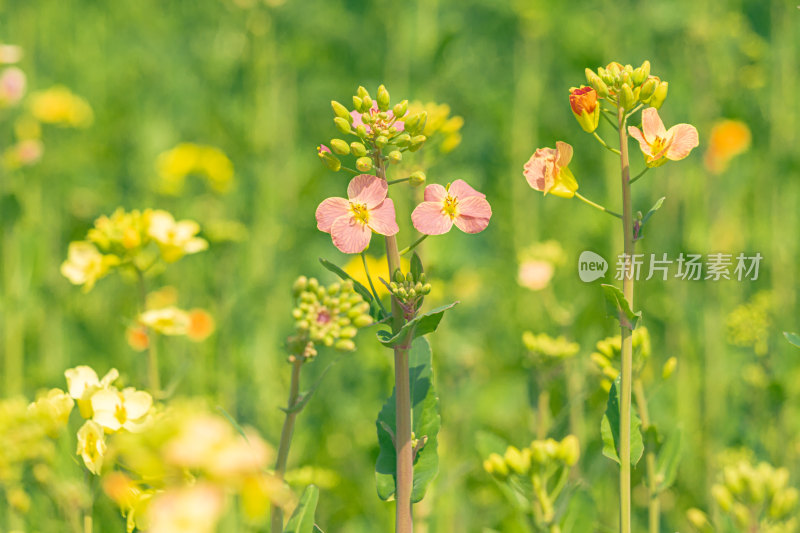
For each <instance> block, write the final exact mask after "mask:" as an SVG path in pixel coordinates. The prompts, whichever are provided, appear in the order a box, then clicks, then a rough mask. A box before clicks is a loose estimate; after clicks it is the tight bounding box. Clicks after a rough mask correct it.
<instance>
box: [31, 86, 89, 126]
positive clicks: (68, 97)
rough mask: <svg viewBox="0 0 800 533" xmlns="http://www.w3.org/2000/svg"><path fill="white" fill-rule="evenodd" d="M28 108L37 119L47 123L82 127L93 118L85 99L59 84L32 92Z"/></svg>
mask: <svg viewBox="0 0 800 533" xmlns="http://www.w3.org/2000/svg"><path fill="white" fill-rule="evenodd" d="M30 108H31V113H32V114H33V116H34V117H35V118H36V119H37V120H39V121H40V122H45V123H49V124H60V125H63V126H73V127H84V126H88V125H89V124H91V122H92V120H93V118H94V117H93V113H92V108H91V107H90V106H89V104H88V103H87V102H86V100H84V99H83V98H81V97H79V96H76V95H75V94H73V93H72V92H71V91H70V90H69V89H67V88H66V87H61V86H56V87H52V88H50V89H47V90H45V91H39V92H35V93H32V94H31V96H30Z"/></svg>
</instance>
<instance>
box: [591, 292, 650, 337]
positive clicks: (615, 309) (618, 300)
mask: <svg viewBox="0 0 800 533" xmlns="http://www.w3.org/2000/svg"><path fill="white" fill-rule="evenodd" d="M600 286H601V287H603V296H605V298H606V310H607V312H608V315H609V316H613V317H614V318H616V319H617V320H619V323H620V324H622V326H623V327H626V328H628V329H630V330H634V329H636V326H638V325H639V320H641V318H642V312H641V311H638V312H636V313H634V312H633V310H631V304H630V303H628V300H626V299H625V296H624V295H623V294H622V291H621V290H620V289H619V288H617V287H615V286H614V285H608V284H605V283H604V284H602V285H600Z"/></svg>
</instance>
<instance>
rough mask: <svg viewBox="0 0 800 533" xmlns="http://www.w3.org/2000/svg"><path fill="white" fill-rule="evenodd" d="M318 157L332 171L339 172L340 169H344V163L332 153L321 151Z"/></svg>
mask: <svg viewBox="0 0 800 533" xmlns="http://www.w3.org/2000/svg"><path fill="white" fill-rule="evenodd" d="M317 155H318V156H319V159H320V161H322V163H323V164H324V165H325V166H326V167H328V168H329V169H330V170H332V171H334V172H338V171H339V169H340V168H342V162H341V161H339V158H338V157H336V156H335V155H333V154H332V153H330V152H323V151H320V152H318V153H317Z"/></svg>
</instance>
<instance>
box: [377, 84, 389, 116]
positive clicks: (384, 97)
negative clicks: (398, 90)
mask: <svg viewBox="0 0 800 533" xmlns="http://www.w3.org/2000/svg"><path fill="white" fill-rule="evenodd" d="M378 109H380V110H381V111H388V110H389V91H387V90H386V87H385V86H384V85H381V86H380V87H378Z"/></svg>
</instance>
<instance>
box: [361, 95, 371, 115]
mask: <svg viewBox="0 0 800 533" xmlns="http://www.w3.org/2000/svg"><path fill="white" fill-rule="evenodd" d="M361 100H362V101H363V102H364V104H363V106H362V108H363V109H364V112H367V111H369V110H370V109H372V98H370V96H369V95H367V96H363V97H361Z"/></svg>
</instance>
